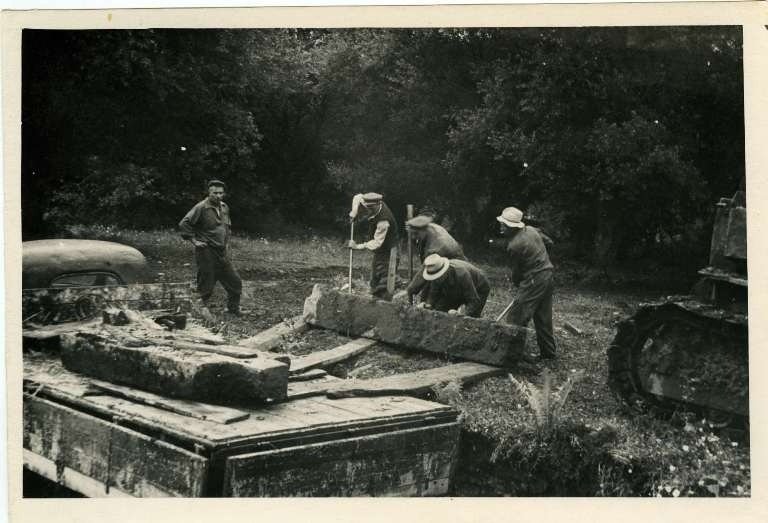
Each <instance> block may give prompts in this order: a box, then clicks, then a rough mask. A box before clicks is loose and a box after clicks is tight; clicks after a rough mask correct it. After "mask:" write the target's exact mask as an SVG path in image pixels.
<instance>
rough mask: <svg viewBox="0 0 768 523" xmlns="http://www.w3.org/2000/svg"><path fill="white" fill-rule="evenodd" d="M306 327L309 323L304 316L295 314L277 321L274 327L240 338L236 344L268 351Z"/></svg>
mask: <svg viewBox="0 0 768 523" xmlns="http://www.w3.org/2000/svg"><path fill="white" fill-rule="evenodd" d="M308 328H309V325H307V323H306V322H305V321H304V318H303V317H302V316H296V317H294V318H291V319H289V320H285V321H284V322H282V323H278V324H277V325H275V326H274V327H270V328H269V329H267V330H265V331H262V332H260V333H258V334H257V335H255V336H251V337H250V338H245V339H244V340H240V341H239V342H238V343H237V344H238V345H240V346H243V347H250V348H252V349H257V350H262V351H268V350H272V349H274V348H277V347H279V346H280V344H281V343H282V342H283V340H284V339H285V338H286V337H287V336H291V335H293V334H300V333H302V332H304V331H306V330H307V329H308Z"/></svg>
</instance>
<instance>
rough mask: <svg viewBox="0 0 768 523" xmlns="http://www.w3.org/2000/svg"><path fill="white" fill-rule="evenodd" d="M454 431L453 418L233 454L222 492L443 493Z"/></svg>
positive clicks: (453, 447) (235, 494) (450, 465)
mask: <svg viewBox="0 0 768 523" xmlns="http://www.w3.org/2000/svg"><path fill="white" fill-rule="evenodd" d="M458 435H459V427H458V424H457V423H455V422H454V423H448V424H442V425H433V426H426V427H420V428H412V429H405V430H396V431H393V432H379V433H375V434H370V435H367V436H360V437H356V438H346V439H338V440H332V441H326V442H320V443H310V444H304V445H297V446H292V447H286V448H283V449H279V450H268V451H264V452H254V453H251V454H242V455H238V456H233V457H230V458H228V459H227V463H226V471H225V477H224V487H225V490H224V495H225V496H233V497H245V496H283V497H289V496H430V495H432V496H436V495H445V494H446V493H447V492H448V488H449V486H450V481H451V476H452V473H453V465H454V463H455V460H456V455H457V452H458Z"/></svg>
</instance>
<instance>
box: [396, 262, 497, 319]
mask: <svg viewBox="0 0 768 523" xmlns="http://www.w3.org/2000/svg"><path fill="white" fill-rule="evenodd" d="M422 277H423V278H424V280H426V281H427V282H428V283H429V287H428V288H427V290H426V294H425V296H424V301H423V302H422V303H421V304H419V306H423V307H427V308H430V309H434V310H437V311H443V312H447V313H448V314H459V313H460V312H459V311H460V308H461V307H464V309H465V314H466V315H467V316H471V317H473V318H479V317H480V314H481V313H482V312H483V308H484V307H485V302H486V300H487V299H488V294H489V293H490V292H491V286H490V284H489V283H488V278H487V277H486V276H485V273H483V271H481V270H480V269H478V268H477V267H475V266H474V265H472V264H471V263H469V262H468V261H466V260H449V259H448V258H445V257H443V256H440V255H439V254H430V255H429V256H427V257H426V259H425V260H424V269H423V271H422ZM416 292H418V291H414V290H413V289H412V287H411V286H410V285H409V286H408V294H410V295H413V294H415V293H416Z"/></svg>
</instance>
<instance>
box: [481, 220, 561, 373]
mask: <svg viewBox="0 0 768 523" xmlns="http://www.w3.org/2000/svg"><path fill="white" fill-rule="evenodd" d="M496 219H497V220H498V222H499V227H500V231H501V235H502V236H503V237H504V238H506V239H507V240H509V241H508V242H507V244H506V246H505V247H506V251H507V252H508V253H509V256H510V258H511V266H512V271H513V274H512V282H513V283H514V284H515V285H517V286H518V287H519V291H518V294H517V297H516V298H515V301H514V304H513V305H512V307H511V308H510V310H509V313H508V314H507V316H506V318H505V319H506V321H508V322H509V323H512V324H514V325H520V326H523V327H524V326H526V325H527V324H528V322H529V321H530V320H531V318H533V324H534V326H535V327H536V341H537V343H538V345H539V352H540V355H541V358H542V359H551V358H555V357H556V355H557V350H556V348H555V337H554V334H553V332H552V290H553V282H552V270H553V268H554V267H553V265H552V262H551V261H550V260H549V253H548V252H547V247H548V246H549V245H551V244H552V240H551V239H549V237H548V236H547V235H546V234H544V233H542V232H541V231H539V230H538V229H536V228H534V227H531V226H529V225H526V224H525V223H524V222H523V213H522V211H520V209H517V208H515V207H507V208H506V209H504V210H503V211H502V213H501V215H500V216H497V217H496Z"/></svg>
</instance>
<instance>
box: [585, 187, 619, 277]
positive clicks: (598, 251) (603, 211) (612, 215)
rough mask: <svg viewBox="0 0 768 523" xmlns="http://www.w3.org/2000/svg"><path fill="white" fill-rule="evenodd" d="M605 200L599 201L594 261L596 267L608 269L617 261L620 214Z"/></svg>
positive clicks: (596, 207)
mask: <svg viewBox="0 0 768 523" xmlns="http://www.w3.org/2000/svg"><path fill="white" fill-rule="evenodd" d="M610 207H611V206H610V205H608V204H606V202H605V201H603V200H598V202H597V205H596V206H595V209H596V213H597V215H596V217H595V236H594V243H593V245H594V251H593V256H592V261H593V263H594V264H595V266H596V267H602V268H605V267H608V266H610V265H611V264H612V263H613V262H614V260H615V259H616V254H617V246H618V244H619V240H620V236H621V233H620V232H619V230H618V228H619V223H618V222H619V220H618V214H617V213H616V212H613V210H612V209H611V208H610Z"/></svg>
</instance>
